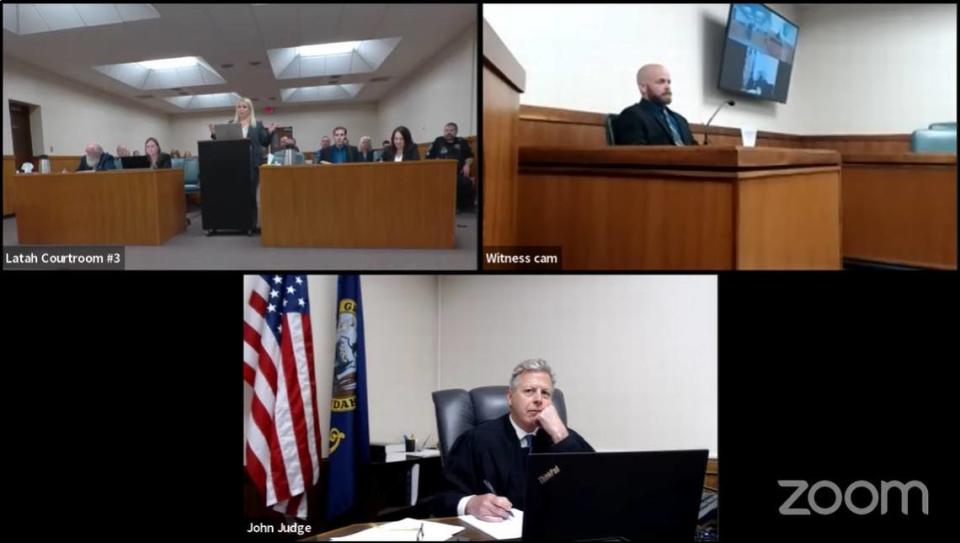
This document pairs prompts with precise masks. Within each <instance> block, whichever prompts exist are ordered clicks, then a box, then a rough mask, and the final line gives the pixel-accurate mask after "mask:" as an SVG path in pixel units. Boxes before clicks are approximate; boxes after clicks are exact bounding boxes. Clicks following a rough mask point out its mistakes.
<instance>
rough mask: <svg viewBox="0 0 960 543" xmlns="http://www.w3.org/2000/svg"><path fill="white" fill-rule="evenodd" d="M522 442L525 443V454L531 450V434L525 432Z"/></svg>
mask: <svg viewBox="0 0 960 543" xmlns="http://www.w3.org/2000/svg"><path fill="white" fill-rule="evenodd" d="M523 441H524V443H526V444H527V454H530V453H532V452H533V434H527V435H525V436H524V437H523Z"/></svg>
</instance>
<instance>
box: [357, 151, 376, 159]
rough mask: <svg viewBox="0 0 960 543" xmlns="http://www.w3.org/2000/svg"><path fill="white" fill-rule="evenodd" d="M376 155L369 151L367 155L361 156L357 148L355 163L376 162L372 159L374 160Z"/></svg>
mask: <svg viewBox="0 0 960 543" xmlns="http://www.w3.org/2000/svg"><path fill="white" fill-rule="evenodd" d="M376 154H377V152H376V151H374V150H372V149H371V150H370V152H369V153H367V154H366V155H364V154H363V151H361V150H360V149H359V148H358V149H357V162H376V160H374V158H376Z"/></svg>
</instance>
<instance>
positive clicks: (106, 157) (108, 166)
mask: <svg viewBox="0 0 960 543" xmlns="http://www.w3.org/2000/svg"><path fill="white" fill-rule="evenodd" d="M113 160H114V159H113V155H111V154H110V153H108V152H106V151H104V152H103V153H101V154H100V161H99V162H97V167H96V168H91V167H90V166H87V156H86V155H84V156H82V157H80V165H79V166H77V169H76V171H78V172H83V171H89V170H94V169H96V170H98V171H99V170H116V169H117V165H116V163H115V162H114V161H113Z"/></svg>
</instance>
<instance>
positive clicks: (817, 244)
mask: <svg viewBox="0 0 960 543" xmlns="http://www.w3.org/2000/svg"><path fill="white" fill-rule="evenodd" d="M520 159H521V167H520V174H521V175H520V178H519V182H518V194H517V202H518V204H517V206H518V207H517V217H518V219H517V221H518V232H519V242H520V243H519V244H520V245H534V246H543V247H561V248H562V265H563V268H564V269H571V270H572V269H585V270H587V269H589V270H614V269H616V270H630V269H677V270H679V269H715V270H721V269H734V268H736V269H768V268H774V269H794V268H800V269H839V268H840V200H839V197H840V184H839V183H840V167H839V161H840V158H839V155H838V154H837V153H836V152H833V151H818V150H814V151H804V150H794V149H772V148H766V149H761V148H739V147H720V146H712V147H710V148H707V149H692V148H676V147H672V146H665V147H657V146H649V147H643V146H641V147H604V148H596V149H585V150H577V149H571V148H557V147H522V148H521V152H520ZM808 207H809V208H813V209H814V211H810V210H809V209H808Z"/></svg>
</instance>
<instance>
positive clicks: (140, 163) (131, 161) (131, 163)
mask: <svg viewBox="0 0 960 543" xmlns="http://www.w3.org/2000/svg"><path fill="white" fill-rule="evenodd" d="M120 165H121V166H123V169H124V170H133V169H137V168H149V167H150V157H148V156H146V155H142V156H122V157H120Z"/></svg>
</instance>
